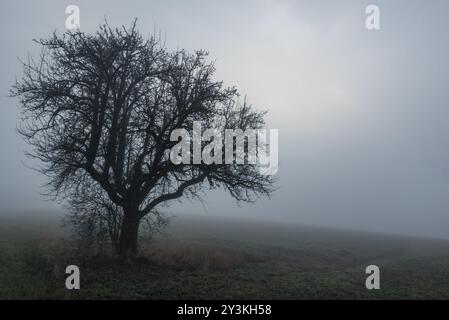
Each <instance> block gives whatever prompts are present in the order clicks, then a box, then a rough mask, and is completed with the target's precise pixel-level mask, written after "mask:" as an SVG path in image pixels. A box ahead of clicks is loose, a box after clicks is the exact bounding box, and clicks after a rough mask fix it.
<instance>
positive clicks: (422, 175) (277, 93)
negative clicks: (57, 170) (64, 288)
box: [0, 0, 449, 238]
mask: <svg viewBox="0 0 449 320" xmlns="http://www.w3.org/2000/svg"><path fill="white" fill-rule="evenodd" d="M125 3H126V4H125ZM372 3H373V4H376V5H378V6H379V7H380V26H381V30H379V31H369V30H367V29H366V28H365V18H366V14H365V7H366V6H367V5H368V4H372ZM69 4H76V5H78V6H79V7H80V18H81V29H82V30H83V31H86V32H90V31H94V30H95V29H96V28H97V26H98V25H99V24H100V23H101V22H103V21H104V18H105V17H107V19H108V21H109V23H110V24H111V25H113V26H119V25H122V24H126V25H128V24H129V23H130V22H131V21H132V19H133V18H134V17H137V18H138V27H139V29H140V30H141V31H142V32H143V33H153V31H154V30H155V29H156V30H162V33H163V34H164V33H166V34H167V45H168V46H169V47H172V48H176V47H182V48H186V49H189V50H194V49H205V50H208V51H210V53H211V58H213V59H216V67H217V73H216V76H217V79H222V80H224V81H225V83H226V84H228V85H236V86H237V87H238V88H239V90H240V91H241V92H242V93H246V94H247V97H248V100H249V101H250V102H251V103H253V104H254V105H255V106H257V107H259V108H262V109H268V110H269V115H268V127H270V128H277V129H279V138H280V150H279V152H280V158H279V161H280V168H279V174H278V178H279V183H278V186H279V190H278V191H277V192H276V193H275V194H274V195H273V197H272V199H269V200H268V199H261V200H260V201H259V202H258V203H256V204H254V205H242V206H240V207H238V206H237V205H236V204H235V202H234V201H233V200H232V198H231V197H230V196H228V195H224V194H221V193H213V194H210V195H209V196H208V197H207V198H206V200H207V202H206V203H205V205H204V206H202V205H201V204H198V203H186V204H184V205H183V206H179V205H176V204H175V205H174V206H172V207H171V209H170V210H171V211H172V212H175V213H177V214H178V215H179V214H182V213H185V212H188V213H201V214H203V213H204V214H211V215H216V214H222V215H233V216H245V218H251V217H254V218H260V219H274V220H282V221H289V222H290V221H291V222H294V223H299V224H316V225H326V226H337V227H344V228H354V229H364V230H377V231H386V232H398V233H407V234H416V235H427V236H437V237H447V238H449V148H448V147H449V126H448V125H447V121H448V119H449V90H448V81H447V79H446V77H447V75H448V74H449V72H448V71H449V62H448V60H447V57H448V56H449V35H448V33H447V23H448V16H449V2H447V1H444V0H442V1H432V2H431V3H430V2H429V1H423V0H422V1H399V0H398V1H347V0H344V1H343V0H340V1H296V0H292V1H279V0H278V1H261V0H254V1H207V2H206V1H158V2H156V1H127V2H123V4H121V3H119V2H113V1H95V2H93V1H39V2H37V1H17V0H15V1H2V4H1V10H0V24H1V35H2V49H1V53H0V54H1V56H0V66H1V71H2V72H1V75H0V90H1V91H0V93H1V94H0V99H1V100H0V101H1V107H2V109H1V111H2V112H1V114H0V143H1V146H2V150H3V152H2V155H1V166H0V212H3V213H8V212H16V211H31V210H37V209H46V208H49V209H50V208H51V209H58V206H57V205H56V204H54V203H51V202H45V201H43V199H44V198H43V197H42V196H40V195H39V192H40V191H42V189H41V188H40V185H41V184H42V183H43V182H44V181H45V180H44V179H43V178H42V177H41V176H39V174H37V173H36V172H35V171H32V170H31V169H29V168H27V166H32V165H33V164H32V163H31V162H30V161H29V160H28V159H26V158H25V156H24V155H23V151H24V149H25V148H26V146H25V144H24V142H23V141H22V140H21V138H20V137H18V136H17V135H16V133H15V127H16V125H17V102H16V101H15V100H14V99H11V98H8V97H7V95H8V91H9V88H10V86H11V84H12V83H13V82H14V79H15V77H16V76H20V70H21V69H20V64H19V62H18V60H17V57H22V58H24V57H26V54H27V52H30V53H32V54H33V53H36V52H37V49H38V48H37V46H36V45H35V44H34V43H32V41H31V39H32V38H40V37H46V36H47V35H49V34H50V33H51V32H53V31H54V30H58V31H64V24H65V18H66V15H65V7H66V6H67V5H69Z"/></svg>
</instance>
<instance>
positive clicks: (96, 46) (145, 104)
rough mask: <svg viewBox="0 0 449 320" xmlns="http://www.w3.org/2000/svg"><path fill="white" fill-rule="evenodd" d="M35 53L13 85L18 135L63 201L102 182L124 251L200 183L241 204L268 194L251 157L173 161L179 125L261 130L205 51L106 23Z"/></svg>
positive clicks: (258, 118)
mask: <svg viewBox="0 0 449 320" xmlns="http://www.w3.org/2000/svg"><path fill="white" fill-rule="evenodd" d="M34 41H35V42H36V43H38V44H39V45H40V46H41V47H42V53H41V55H40V57H39V58H38V59H32V58H29V59H28V61H27V62H25V63H24V71H23V77H22V78H21V79H20V80H18V81H17V82H16V84H15V85H14V86H13V88H12V90H11V93H12V96H15V97H18V98H19V101H20V105H21V111H22V121H21V125H20V127H19V130H18V131H19V133H20V134H21V135H22V136H23V137H24V138H25V139H26V141H27V142H28V143H29V144H30V145H31V146H32V151H31V152H30V153H29V154H28V155H29V156H31V157H33V158H37V159H39V160H41V161H42V163H43V167H42V168H40V169H39V170H40V171H41V172H42V173H44V174H45V175H46V176H47V177H48V188H49V192H50V193H51V194H53V195H54V196H55V197H59V198H62V199H64V197H66V196H67V195H68V194H69V195H70V196H74V195H75V196H76V195H81V194H83V191H85V190H86V189H87V186H89V187H92V186H93V187H94V188H100V189H101V190H102V191H103V192H104V193H105V194H106V195H107V197H108V198H109V199H108V200H110V201H111V202H112V203H113V204H114V205H116V206H118V207H120V208H121V209H122V210H123V219H122V221H121V225H120V237H119V241H118V246H117V250H118V253H119V254H120V255H121V256H123V257H128V256H130V255H133V254H135V253H136V251H137V239H138V229H139V224H140V222H141V220H142V219H143V218H144V217H145V216H147V215H148V214H151V213H152V210H153V209H154V208H156V206H158V205H160V204H162V203H165V202H166V201H169V200H173V199H177V198H180V197H181V196H183V195H184V196H188V197H200V196H201V193H200V191H201V190H202V189H203V187H209V188H211V189H215V188H223V189H225V190H227V191H229V193H230V194H231V195H232V196H233V197H234V198H235V199H236V200H237V201H254V200H255V199H256V198H257V197H258V196H260V195H269V194H270V193H271V192H272V191H273V188H272V185H273V178H272V177H270V176H264V175H262V174H260V172H259V170H258V169H257V167H256V166H255V165H252V164H243V165H236V164H232V165H229V164H211V165H206V164H204V163H201V164H178V165H176V164H174V163H172V161H170V157H169V152H170V149H171V148H172V147H173V146H174V145H175V144H176V143H177V142H176V141H170V133H171V132H172V131H173V130H174V129H179V128H184V129H186V130H191V129H192V126H193V122H194V121H201V122H202V124H203V125H204V127H205V128H219V129H220V130H224V128H229V129H236V128H240V129H242V130H246V129H248V128H253V129H257V128H261V127H262V126H263V124H264V119H263V116H264V112H259V111H255V110H254V109H253V108H252V107H251V106H250V105H248V104H247V103H246V101H244V102H240V100H239V94H238V92H237V90H236V89H235V88H233V87H225V86H224V85H223V83H222V82H217V81H214V80H213V79H212V77H213V74H214V71H215V68H214V65H213V63H209V62H207V61H206V56H207V53H206V52H204V51H197V52H195V53H189V52H186V51H185V50H175V51H170V50H168V49H167V48H166V47H165V46H164V45H163V43H161V41H160V39H157V38H155V37H149V38H143V37H142V36H141V34H140V33H139V32H138V30H137V28H136V23H135V22H134V23H133V24H132V25H131V27H129V28H126V27H122V28H115V29H114V28H111V27H109V26H108V25H107V24H103V25H101V26H100V29H99V30H98V31H97V32H96V33H95V34H86V33H83V32H81V31H79V30H78V31H71V32H66V33H64V34H63V35H61V36H59V35H57V34H56V33H54V34H53V35H52V36H50V37H49V38H46V39H41V40H34Z"/></svg>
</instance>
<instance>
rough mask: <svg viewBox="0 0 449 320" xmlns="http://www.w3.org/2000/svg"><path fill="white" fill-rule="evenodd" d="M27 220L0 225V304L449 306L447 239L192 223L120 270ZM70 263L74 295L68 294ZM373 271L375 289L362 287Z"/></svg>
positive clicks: (173, 228) (51, 224) (174, 227)
mask: <svg viewBox="0 0 449 320" xmlns="http://www.w3.org/2000/svg"><path fill="white" fill-rule="evenodd" d="M33 221H38V222H34V223H30V222H27V223H23V220H21V219H18V220H14V219H6V218H1V219H0V298H2V299H14V298H27V299H42V298H43V299H49V298H57V299H92V298H97V299H110V298H117V299H129V298H131V299H432V298H436V299H449V242H448V241H442V240H431V239H420V238H409V237H401V236H392V235H384V234H374V233H372V234H371V233H362V232H354V231H345V230H334V229H325V228H314V227H303V226H292V225H282V224H271V223H262V222H259V223H255V222H251V221H237V220H231V219H220V218H211V217H200V216H191V217H183V218H175V219H173V220H172V223H171V225H170V227H169V228H168V229H167V230H166V231H165V232H164V233H163V234H162V235H160V236H158V237H157V238H156V239H154V240H153V241H152V242H150V243H149V242H145V243H144V245H143V246H142V250H141V252H142V257H141V258H139V259H138V260H137V261H136V262H135V263H133V264H124V263H119V262H117V261H115V260H113V259H111V258H105V257H89V258H88V257H85V256H80V255H79V254H75V253H74V252H75V251H74V250H73V244H72V242H71V241H70V240H68V239H64V234H63V233H62V232H61V231H60V230H59V228H58V227H57V223H56V222H55V221H56V220H55V219H53V220H52V219H39V220H37V219H36V220H33ZM69 264H76V265H78V266H79V267H80V270H81V290H72V291H69V290H66V289H65V286H64V283H65V277H66V275H65V273H64V271H65V267H66V266H67V265H69ZM370 264H376V265H378V266H379V267H380V270H381V289H380V290H371V291H369V290H367V289H366V288H365V277H366V276H367V275H365V268H366V266H367V265H370Z"/></svg>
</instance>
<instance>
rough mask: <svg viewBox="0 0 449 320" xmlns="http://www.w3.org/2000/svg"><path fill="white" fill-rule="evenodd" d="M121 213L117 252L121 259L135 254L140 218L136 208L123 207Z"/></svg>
mask: <svg viewBox="0 0 449 320" xmlns="http://www.w3.org/2000/svg"><path fill="white" fill-rule="evenodd" d="M123 213H124V215H123V222H122V226H121V230H120V239H119V245H118V254H119V256H120V257H121V258H122V259H129V258H132V257H133V256H135V255H136V254H137V238H138V233H139V223H140V219H139V216H138V211H137V210H133V209H124V212H123Z"/></svg>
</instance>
